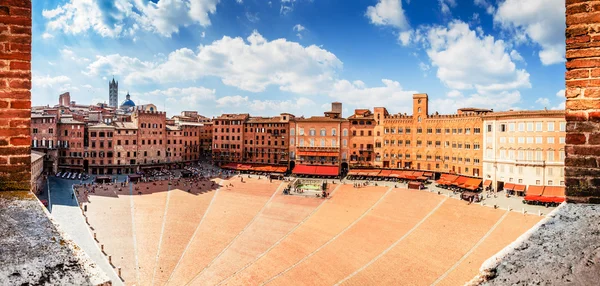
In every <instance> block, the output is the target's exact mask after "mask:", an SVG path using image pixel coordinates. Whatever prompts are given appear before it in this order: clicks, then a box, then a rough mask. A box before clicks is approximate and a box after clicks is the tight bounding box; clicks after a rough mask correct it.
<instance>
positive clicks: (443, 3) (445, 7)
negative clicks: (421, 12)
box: [438, 0, 456, 15]
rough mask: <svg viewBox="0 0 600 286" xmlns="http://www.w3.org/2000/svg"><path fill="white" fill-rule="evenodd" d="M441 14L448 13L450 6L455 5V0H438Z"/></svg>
mask: <svg viewBox="0 0 600 286" xmlns="http://www.w3.org/2000/svg"><path fill="white" fill-rule="evenodd" d="M438 2H439V3H440V10H441V11H442V14H445V15H449V14H450V7H452V8H454V7H456V0H438Z"/></svg>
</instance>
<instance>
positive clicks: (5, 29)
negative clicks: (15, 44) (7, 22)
mask: <svg viewBox="0 0 600 286" xmlns="http://www.w3.org/2000/svg"><path fill="white" fill-rule="evenodd" d="M0 34H8V26H0Z"/></svg>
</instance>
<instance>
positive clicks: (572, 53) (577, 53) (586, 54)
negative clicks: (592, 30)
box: [566, 48, 600, 59]
mask: <svg viewBox="0 0 600 286" xmlns="http://www.w3.org/2000/svg"><path fill="white" fill-rule="evenodd" d="M598 56H600V48H590V49H578V50H568V51H567V52H566V57H567V59H576V58H590V57H598Z"/></svg>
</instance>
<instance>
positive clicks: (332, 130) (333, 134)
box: [331, 128, 336, 136]
mask: <svg viewBox="0 0 600 286" xmlns="http://www.w3.org/2000/svg"><path fill="white" fill-rule="evenodd" d="M335 135H336V132H335V128H332V129H331V136H335Z"/></svg>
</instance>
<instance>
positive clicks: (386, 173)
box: [378, 170, 392, 177]
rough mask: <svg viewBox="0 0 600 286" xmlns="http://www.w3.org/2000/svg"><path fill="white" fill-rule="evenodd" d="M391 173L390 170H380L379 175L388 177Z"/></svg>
mask: <svg viewBox="0 0 600 286" xmlns="http://www.w3.org/2000/svg"><path fill="white" fill-rule="evenodd" d="M391 174H392V170H381V173H379V175H378V176H379V177H389V176H390V175H391Z"/></svg>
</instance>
